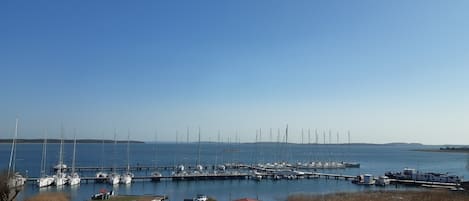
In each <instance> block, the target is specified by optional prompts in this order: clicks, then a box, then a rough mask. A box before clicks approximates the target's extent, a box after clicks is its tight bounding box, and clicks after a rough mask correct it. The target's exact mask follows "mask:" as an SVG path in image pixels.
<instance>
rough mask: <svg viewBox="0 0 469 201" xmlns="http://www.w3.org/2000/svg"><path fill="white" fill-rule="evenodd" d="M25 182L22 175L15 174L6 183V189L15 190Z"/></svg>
mask: <svg viewBox="0 0 469 201" xmlns="http://www.w3.org/2000/svg"><path fill="white" fill-rule="evenodd" d="M25 181H26V178H24V177H23V176H22V175H20V174H18V173H17V174H15V175H14V176H13V177H12V178H11V179H10V180H9V181H8V187H10V188H16V187H21V186H24V182H25Z"/></svg>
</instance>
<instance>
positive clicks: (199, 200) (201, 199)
mask: <svg viewBox="0 0 469 201" xmlns="http://www.w3.org/2000/svg"><path fill="white" fill-rule="evenodd" d="M194 200H195V201H207V200H208V198H207V196H206V195H202V194H198V195H197V197H196V198H195V199H194Z"/></svg>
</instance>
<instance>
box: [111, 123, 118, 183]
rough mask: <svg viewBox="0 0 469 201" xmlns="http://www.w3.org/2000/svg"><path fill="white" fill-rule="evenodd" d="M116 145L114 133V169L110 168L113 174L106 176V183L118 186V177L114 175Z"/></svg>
mask: <svg viewBox="0 0 469 201" xmlns="http://www.w3.org/2000/svg"><path fill="white" fill-rule="evenodd" d="M116 144H117V140H116V134H115V131H114V158H113V163H114V167H113V168H112V171H113V172H112V173H111V174H110V175H109V176H108V182H109V183H110V184H112V185H116V184H119V180H120V175H119V174H117V173H116Z"/></svg>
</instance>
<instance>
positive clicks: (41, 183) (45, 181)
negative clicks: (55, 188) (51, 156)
mask: <svg viewBox="0 0 469 201" xmlns="http://www.w3.org/2000/svg"><path fill="white" fill-rule="evenodd" d="M46 157H47V138H46V137H44V144H43V145H42V159H41V177H40V178H39V179H37V185H38V187H39V188H42V187H47V186H50V185H52V183H54V178H53V177H51V176H48V175H46V174H45V172H46Z"/></svg>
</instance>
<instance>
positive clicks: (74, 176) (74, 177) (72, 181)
mask: <svg viewBox="0 0 469 201" xmlns="http://www.w3.org/2000/svg"><path fill="white" fill-rule="evenodd" d="M76 146H77V139H76V137H75V139H74V140H73V160H72V173H71V174H70V175H69V176H68V178H67V183H68V184H69V185H70V186H73V185H77V184H80V182H81V178H80V176H79V175H78V173H76V172H75V153H76Z"/></svg>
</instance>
